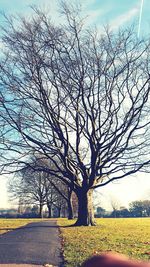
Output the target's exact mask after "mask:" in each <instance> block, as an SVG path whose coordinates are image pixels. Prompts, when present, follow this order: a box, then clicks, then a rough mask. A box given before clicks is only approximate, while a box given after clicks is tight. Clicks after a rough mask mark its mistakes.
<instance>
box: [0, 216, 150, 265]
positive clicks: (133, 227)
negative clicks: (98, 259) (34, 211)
mask: <svg viewBox="0 0 150 267" xmlns="http://www.w3.org/2000/svg"><path fill="white" fill-rule="evenodd" d="M33 221H34V223H37V222H39V219H35V220H28V219H26V220H22V219H10V220H9V219H5V220H3V219H0V233H4V231H5V232H7V231H8V232H9V231H12V230H13V229H14V228H16V227H20V226H23V225H26V224H28V223H31V222H33ZM44 221H45V220H43V222H44ZM96 221H97V226H96V227H86V226H80V227H70V226H71V225H72V224H73V223H74V222H75V221H74V220H67V219H58V224H59V225H60V226H61V228H60V231H61V239H60V240H61V244H62V246H63V251H64V259H65V267H79V266H80V265H81V263H82V262H83V261H84V260H85V259H86V258H88V257H89V256H91V255H93V254H96V253H101V252H104V251H116V252H119V253H123V254H126V255H128V256H129V257H131V258H133V259H142V260H148V259H150V227H149V225H150V218H129V219H110V218H109V219H96ZM35 226H36V225H35ZM30 228H31V227H30ZM34 229H35V232H36V231H37V230H38V229H39V230H40V229H41V230H42V229H43V230H44V228H43V226H42V228H41V227H40V228H37V227H35V228H34ZM45 229H47V230H46V231H48V232H49V231H51V229H53V227H52V228H49V226H48V228H47V227H45ZM41 230H40V231H41ZM43 230H42V231H43ZM14 232H15V231H14ZM2 236H3V235H2ZM36 236H37V233H36ZM40 236H41V238H42V239H43V238H44V237H43V234H40ZM46 237H48V235H47V234H46ZM0 239H1V238H0ZM49 239H50V238H49ZM26 241H27V244H26V245H27V247H30V246H29V244H28V238H27V240H26ZM43 241H44V240H43ZM57 242H58V241H57ZM35 243H38V244H37V247H39V243H40V242H34V245H36V244H35ZM46 246H47V249H48V250H50V248H49V247H51V244H49V245H48V244H47V245H46Z"/></svg>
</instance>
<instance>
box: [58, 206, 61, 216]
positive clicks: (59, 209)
mask: <svg viewBox="0 0 150 267" xmlns="http://www.w3.org/2000/svg"><path fill="white" fill-rule="evenodd" d="M57 209H58V218H60V212H61V208H59V207H57Z"/></svg>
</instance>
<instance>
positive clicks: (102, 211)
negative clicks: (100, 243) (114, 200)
mask: <svg viewBox="0 0 150 267" xmlns="http://www.w3.org/2000/svg"><path fill="white" fill-rule="evenodd" d="M105 212H106V210H105V209H104V208H102V207H97V212H96V214H97V217H100V218H101V217H104V215H105Z"/></svg>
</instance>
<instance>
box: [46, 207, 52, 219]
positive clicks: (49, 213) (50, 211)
mask: <svg viewBox="0 0 150 267" xmlns="http://www.w3.org/2000/svg"><path fill="white" fill-rule="evenodd" d="M47 208H48V218H52V206H51V205H49V204H47Z"/></svg>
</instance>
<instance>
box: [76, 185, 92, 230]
mask: <svg viewBox="0 0 150 267" xmlns="http://www.w3.org/2000/svg"><path fill="white" fill-rule="evenodd" d="M77 197H78V219H77V221H76V223H75V225H77V226H82V225H84V226H94V225H96V224H95V222H94V209H93V189H90V190H88V191H83V190H79V191H78V192H77Z"/></svg>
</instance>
